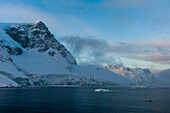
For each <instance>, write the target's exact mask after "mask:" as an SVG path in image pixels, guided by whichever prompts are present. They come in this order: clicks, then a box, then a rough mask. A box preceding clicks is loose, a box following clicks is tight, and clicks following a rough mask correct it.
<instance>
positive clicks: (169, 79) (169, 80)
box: [157, 69, 170, 87]
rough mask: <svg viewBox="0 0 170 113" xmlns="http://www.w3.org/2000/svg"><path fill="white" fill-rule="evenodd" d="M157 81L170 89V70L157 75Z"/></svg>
mask: <svg viewBox="0 0 170 113" xmlns="http://www.w3.org/2000/svg"><path fill="white" fill-rule="evenodd" d="M157 80H158V81H159V83H160V86H162V87H170V69H167V70H164V71H161V72H159V73H158V74H157Z"/></svg>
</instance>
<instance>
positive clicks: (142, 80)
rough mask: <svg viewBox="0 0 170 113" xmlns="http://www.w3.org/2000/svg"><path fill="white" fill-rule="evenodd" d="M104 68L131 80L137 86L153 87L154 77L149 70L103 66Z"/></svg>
mask: <svg viewBox="0 0 170 113" xmlns="http://www.w3.org/2000/svg"><path fill="white" fill-rule="evenodd" d="M104 68H106V69H108V70H110V71H112V72H115V73H117V74H119V75H122V76H124V77H126V78H128V79H131V80H132V81H134V83H135V84H137V85H147V86H153V85H154V83H155V75H154V74H152V73H151V72H150V70H149V69H142V68H129V67H122V66H112V65H107V66H104Z"/></svg>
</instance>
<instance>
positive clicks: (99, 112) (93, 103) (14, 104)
mask: <svg viewBox="0 0 170 113" xmlns="http://www.w3.org/2000/svg"><path fill="white" fill-rule="evenodd" d="M96 88H103V87H27V88H1V89H0V113H30V112H31V113H32V112H33V113H36V112H37V113H170V89H169V88H154V89H151V88H136V89H132V88H125V87H104V88H105V89H109V90H111V91H112V92H111V93H99V92H95V91H94V90H95V89H96ZM145 99H152V102H146V101H145Z"/></svg>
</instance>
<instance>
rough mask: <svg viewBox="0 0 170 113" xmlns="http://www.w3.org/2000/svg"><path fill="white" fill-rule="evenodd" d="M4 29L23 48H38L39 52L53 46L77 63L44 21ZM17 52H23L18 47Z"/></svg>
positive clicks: (68, 59) (73, 62)
mask: <svg viewBox="0 0 170 113" xmlns="http://www.w3.org/2000/svg"><path fill="white" fill-rule="evenodd" d="M4 30H5V31H6V33H7V34H8V35H9V36H10V37H11V38H12V39H13V40H15V41H16V42H18V43H19V44H20V45H21V46H22V47H23V48H30V49H33V48H37V49H38V52H45V51H47V50H48V49H50V48H51V49H54V50H57V51H58V52H59V53H60V54H61V55H62V56H63V57H64V58H66V60H67V62H68V63H70V64H77V63H76V60H75V59H74V57H73V56H72V55H71V53H70V52H69V51H68V50H67V49H66V48H65V47H64V46H63V45H62V44H60V43H59V42H58V41H57V40H56V39H55V37H54V35H53V34H51V33H50V31H49V30H48V28H47V27H46V25H45V24H44V23H43V22H42V21H39V22H36V23H35V24H28V25H24V24H22V25H18V26H14V27H11V28H8V29H4ZM7 48H8V49H9V53H10V54H15V53H14V52H13V51H12V49H11V48H9V47H7ZM16 52H17V53H18V54H22V51H21V50H20V49H19V48H16ZM49 55H50V56H54V53H49Z"/></svg>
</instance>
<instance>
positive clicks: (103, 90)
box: [94, 89, 111, 93]
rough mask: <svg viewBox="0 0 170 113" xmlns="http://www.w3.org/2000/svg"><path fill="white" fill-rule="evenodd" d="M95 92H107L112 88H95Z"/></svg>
mask: <svg viewBox="0 0 170 113" xmlns="http://www.w3.org/2000/svg"><path fill="white" fill-rule="evenodd" d="M94 91H95V92H102V93H105V92H107V93H108V92H111V91H110V90H108V89H95V90H94Z"/></svg>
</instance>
